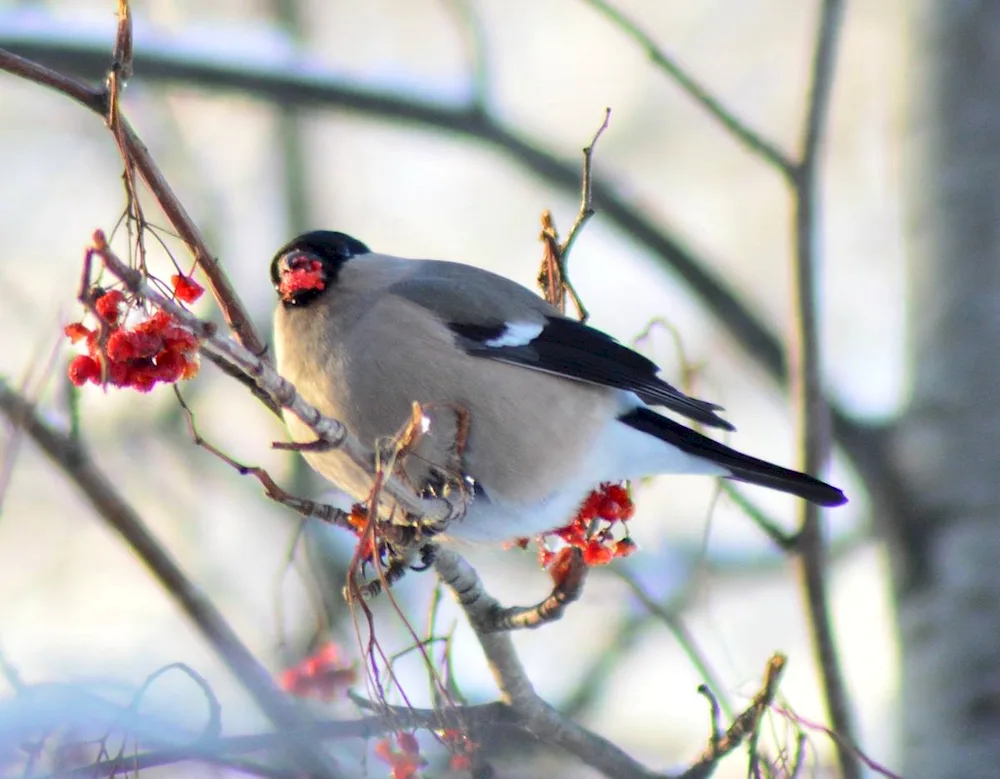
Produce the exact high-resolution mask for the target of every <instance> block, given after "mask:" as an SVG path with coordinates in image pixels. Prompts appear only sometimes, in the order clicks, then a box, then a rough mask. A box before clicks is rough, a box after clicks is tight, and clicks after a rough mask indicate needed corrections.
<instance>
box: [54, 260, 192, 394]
mask: <svg viewBox="0 0 1000 779" xmlns="http://www.w3.org/2000/svg"><path fill="white" fill-rule="evenodd" d="M171 281H172V282H173V288H174V294H175V295H176V296H177V298H178V299H179V300H182V301H184V302H185V303H193V302H194V301H196V300H197V299H198V298H199V297H200V296H201V294H202V292H203V290H202V288H201V286H200V285H199V284H198V283H197V282H195V281H194V280H193V279H191V278H189V277H187V276H181V275H179V274H178V275H174V276H173V277H172V278H171ZM134 303H135V301H134V300H130V299H129V297H128V296H126V294H125V293H124V292H123V291H122V290H119V289H112V290H109V291H107V292H103V293H99V295H98V296H97V297H96V299H94V302H93V307H92V310H93V312H94V314H95V316H96V317H97V319H98V320H99V321H98V324H97V327H95V328H94V329H90V328H88V327H86V326H85V325H84V324H83V323H82V322H73V323H71V324H69V325H67V326H66V328H65V331H64V332H65V333H66V337H67V338H69V339H70V342H72V343H74V344H76V343H81V342H82V343H84V344H85V345H86V347H87V354H80V355H77V356H76V357H74V358H73V360H72V361H70V364H69V378H70V381H72V382H73V383H74V384H75V385H76V386H78V387H82V386H83V385H84V384H86V383H87V382H91V383H93V384H99V385H100V384H105V383H109V384H112V385H114V386H115V387H131V388H132V389H135V390H138V391H139V392H149V391H150V390H151V389H153V387H154V386H156V384H158V383H163V384H174V383H176V382H178V381H180V380H181V379H190V378H193V377H194V376H195V375H196V374H197V373H198V365H199V362H198V339H197V338H196V337H195V336H194V335H193V334H192V333H191V332H190V331H189V330H187V329H185V328H184V327H183V326H181V324H180V322H178V321H177V320H176V319H175V318H174V316H173V315H172V314H169V313H168V312H166V311H156V312H155V313H153V315H152V316H150V317H148V318H146V319H144V320H142V321H139V322H133V323H132V324H127V320H129V319H131V318H132V317H130V316H129V311H130V309H131V308H133V307H134Z"/></svg>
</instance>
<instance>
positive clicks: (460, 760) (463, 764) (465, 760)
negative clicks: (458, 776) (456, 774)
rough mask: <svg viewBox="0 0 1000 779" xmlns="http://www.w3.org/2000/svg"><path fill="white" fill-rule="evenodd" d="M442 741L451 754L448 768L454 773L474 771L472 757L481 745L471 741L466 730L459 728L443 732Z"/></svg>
mask: <svg viewBox="0 0 1000 779" xmlns="http://www.w3.org/2000/svg"><path fill="white" fill-rule="evenodd" d="M441 741H442V742H443V743H444V745H445V746H446V747H448V751H449V752H451V758H450V759H449V760H448V767H449V768H450V769H451V770H452V771H471V770H472V757H473V755H474V754H475V753H476V750H477V749H479V744H477V743H476V742H475V741H473V740H472V739H470V738H469V736H468V734H466V732H465V731H464V730H459V729H458V728H448V729H447V730H443V731H441Z"/></svg>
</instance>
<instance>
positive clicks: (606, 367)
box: [448, 316, 734, 430]
mask: <svg viewBox="0 0 1000 779" xmlns="http://www.w3.org/2000/svg"><path fill="white" fill-rule="evenodd" d="M448 327H449V328H451V330H452V332H454V333H455V336H456V342H457V343H458V345H459V346H460V347H461V348H462V349H463V350H465V352H466V353H467V354H470V355H472V356H475V357H485V358H488V359H491V360H499V361H501V362H508V363H513V364H515V365H521V366H523V367H525V368H531V369H534V370H538V371H545V372H547V373H554V374H558V375H560V376H566V377H569V378H572V379H578V380H579V381H586V382H589V383H591V384H600V385H602V386H605V387H614V388H616V389H621V390H627V391H629V392H634V393H635V394H636V395H637V396H638V397H639V398H640V399H641V400H642V401H643V402H644V403H648V404H650V405H654V406H663V407H665V408H668V409H670V410H671V411H675V412H677V413H678V414H683V415H684V416H686V417H688V418H690V419H693V420H695V421H697V422H702V423H703V424H706V425H711V426H712V427H719V428H723V429H725V430H733V429H734V428H733V426H732V425H731V424H729V422H727V421H726V420H724V419H722V417H720V416H718V415H717V414H716V413H715V412H716V411H719V410H721V408H722V407H721V406H717V405H716V404H714V403H708V402H706V401H704V400H697V399H696V398H691V397H688V396H687V395H685V394H684V393H683V392H681V391H680V390H678V389H676V388H675V387H672V386H670V385H669V384H667V382H665V381H663V379H661V378H660V377H659V376H657V372H658V368H657V366H656V363H654V362H653V361H652V360H649V359H647V358H646V357H643V356H642V355H641V354H639V353H638V352H634V351H632V350H631V349H629V348H628V347H627V346H623V345H622V344H620V343H618V341H616V340H615V339H614V338H612V337H611V336H609V335H607V334H605V333H602V332H601V331H600V330H595V329H594V328H592V327H587V325H585V324H582V323H581V322H577V321H576V320H573V319H568V318H564V317H559V316H549V317H545V318H544V319H541V320H539V321H538V322H537V323H532V322H525V323H517V322H515V323H502V322H496V323H485V324H484V323H478V324H473V323H469V322H449V323H448Z"/></svg>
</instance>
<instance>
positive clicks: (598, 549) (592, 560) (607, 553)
mask: <svg viewBox="0 0 1000 779" xmlns="http://www.w3.org/2000/svg"><path fill="white" fill-rule="evenodd" d="M614 557H615V555H614V552H613V551H612V550H611V549H610V548H609V547H607V546H606V545H604V544H602V543H601V542H600V541H598V540H596V539H595V540H593V541H591V542H590V543H589V544H587V548H586V549H584V550H583V562H584V563H585V564H586V565H591V566H593V565H607V564H608V563H610V562H611V561H612V560H613V559H614Z"/></svg>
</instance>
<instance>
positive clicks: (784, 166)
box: [583, 0, 794, 177]
mask: <svg viewBox="0 0 1000 779" xmlns="http://www.w3.org/2000/svg"><path fill="white" fill-rule="evenodd" d="M583 1H584V2H585V3H587V4H588V5H590V6H591V7H592V8H593V9H594V10H596V11H599V12H600V13H602V14H604V15H605V16H606V17H607V18H608V19H609V20H610V21H611V22H612V23H613V24H614V25H615V26H616V27H618V29H620V30H621V31H622V32H624V33H625V34H626V35H628V36H629V37H630V38H632V40H634V41H635V42H636V43H637V44H639V46H640V47H641V48H642V50H643V51H644V52H645V53H646V56H648V57H649V59H650V60H652V62H653V64H655V65H656V66H657V67H659V68H660V69H661V70H663V71H664V72H665V73H667V75H669V76H670V77H671V78H672V79H673V80H674V81H675V82H676V83H677V85H678V86H679V87H680V88H681V89H682V90H684V92H685V93H686V94H687V95H688V96H689V97H691V99H693V100H694V101H695V102H696V103H697V104H698V105H700V106H701V107H702V108H704V109H705V110H706V111H708V113H709V114H710V115H711V116H712V117H713V118H714V119H715V120H716V121H718V122H719V124H721V125H722V126H723V127H725V128H726V129H727V130H728V131H729V132H730V134H731V135H732V136H733V137H734V138H736V139H737V140H738V141H740V142H741V143H742V144H743V145H744V146H746V147H747V148H748V149H749V150H750V151H752V152H754V153H755V154H758V155H759V156H761V157H762V158H764V159H765V160H766V161H767V162H769V163H770V164H771V165H773V166H774V167H775V168H776V169H777V170H778V171H779V172H781V173H783V174H784V175H785V176H787V177H791V175H792V172H793V170H794V165H793V164H792V161H791V160H790V159H789V158H788V156H787V155H786V154H785V153H784V152H783V151H781V149H779V148H778V147H777V146H776V145H775V144H774V143H772V142H771V141H769V140H767V139H766V138H765V137H764V136H763V135H761V134H760V133H759V132H757V131H756V130H753V129H752V128H751V127H750V126H749V125H748V124H747V123H746V122H744V121H742V120H741V119H739V118H737V117H736V115H735V114H734V113H733V112H732V111H731V110H729V109H728V108H726V106H725V105H723V104H722V101H720V100H719V99H718V98H716V97H715V96H714V95H712V94H711V93H710V92H709V91H708V90H707V89H705V87H703V86H702V85H701V84H699V83H698V82H697V81H696V80H695V79H694V78H693V77H692V76H691V75H689V74H688V73H687V71H685V70H684V69H683V68H682V67H681V66H680V64H679V63H678V62H677V61H676V60H675V59H674V58H673V57H671V56H670V55H669V54H667V53H666V52H665V51H664V50H663V49H661V48H660V47H659V46H657V44H656V41H654V40H653V39H652V38H651V37H650V36H649V35H648V34H647V33H646V32H644V31H643V30H642V28H641V27H639V25H638V24H636V23H635V22H633V21H632V20H631V19H629V18H628V17H627V16H625V14H623V13H622V12H621V11H619V10H618V9H617V8H614V7H613V6H612V5H611V4H610V3H607V2H606V1H605V0H583Z"/></svg>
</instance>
